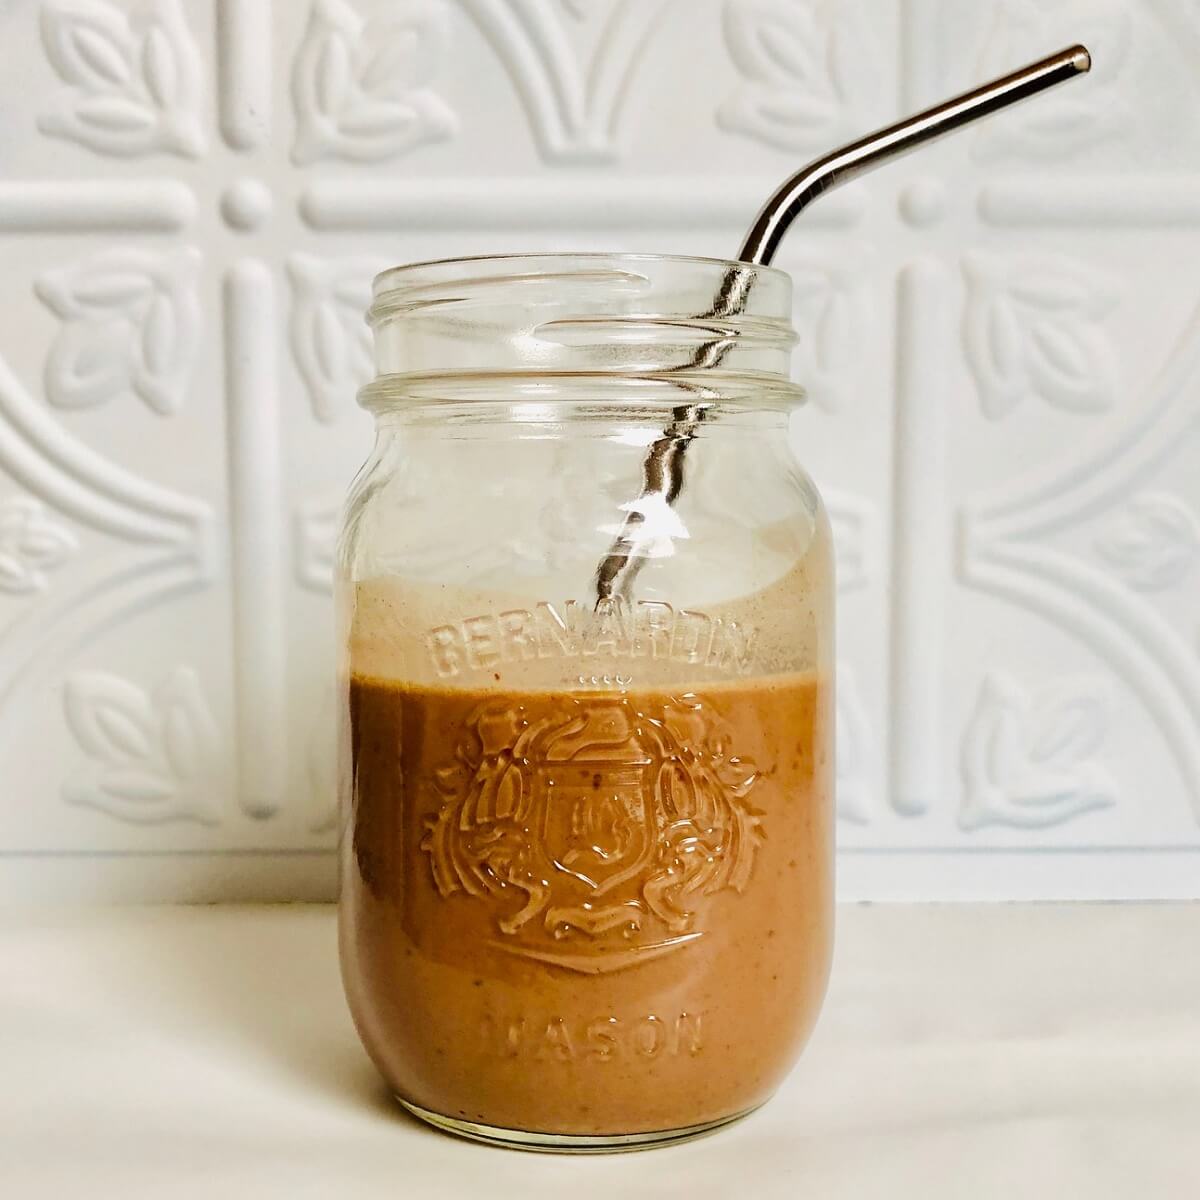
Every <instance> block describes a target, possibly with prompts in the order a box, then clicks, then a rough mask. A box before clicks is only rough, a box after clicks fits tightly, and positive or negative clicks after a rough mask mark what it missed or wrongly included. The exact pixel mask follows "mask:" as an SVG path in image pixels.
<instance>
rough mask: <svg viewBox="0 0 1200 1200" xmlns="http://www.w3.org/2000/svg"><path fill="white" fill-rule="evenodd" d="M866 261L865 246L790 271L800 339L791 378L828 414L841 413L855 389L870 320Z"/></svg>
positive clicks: (804, 261)
mask: <svg viewBox="0 0 1200 1200" xmlns="http://www.w3.org/2000/svg"><path fill="white" fill-rule="evenodd" d="M866 257H867V256H866V253H865V251H863V250H862V248H860V247H844V248H839V251H838V253H837V254H836V255H828V256H825V257H821V258H816V257H811V256H809V257H806V258H804V259H802V260H801V261H800V263H799V264H798V265H797V266H796V267H794V268H793V269H792V272H791V275H792V288H793V295H794V298H795V300H794V306H793V307H794V320H795V325H796V332H797V333H798V334H799V337H800V341H799V344H798V345H797V347H796V351H795V353H794V354H793V359H792V375H793V377H794V378H795V379H796V380H797V381H798V382H799V383H800V384H802V385H803V387H804V389H805V392H806V394H807V396H808V398H809V399H810V400H811V401H812V403H813V404H814V405H816V406H817V407H818V408H820V409H822V410H823V411H824V412H830V413H832V412H837V411H839V409H840V408H841V407H842V406H843V404H844V403H845V402H846V400H847V399H848V398H849V397H852V396H853V395H854V392H855V390H856V389H855V387H854V384H855V383H856V370H857V367H858V365H859V364H860V363H861V362H862V355H861V353H860V347H861V346H862V344H863V341H864V339H865V337H866V336H867V333H868V330H867V328H866V327H867V325H868V323H869V320H870V306H869V294H868V290H867V288H865V287H864V286H863V279H864V272H865V269H866Z"/></svg>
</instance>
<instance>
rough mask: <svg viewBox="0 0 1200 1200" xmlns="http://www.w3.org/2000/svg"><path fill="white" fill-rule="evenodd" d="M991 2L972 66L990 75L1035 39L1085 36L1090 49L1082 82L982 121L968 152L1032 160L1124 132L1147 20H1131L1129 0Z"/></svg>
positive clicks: (1066, 154)
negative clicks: (1134, 53) (1134, 60)
mask: <svg viewBox="0 0 1200 1200" xmlns="http://www.w3.org/2000/svg"><path fill="white" fill-rule="evenodd" d="M985 8H986V9H988V10H991V11H990V12H989V18H990V19H989V20H988V21H987V22H985V23H986V24H987V25H988V26H989V29H988V32H987V34H986V36H985V41H984V53H983V55H982V60H981V62H980V64H979V68H978V71H977V74H978V76H979V78H980V79H987V78H991V77H992V76H994V75H998V74H1000V73H1002V72H1004V71H1007V70H1011V69H1012V67H1013V64H1014V63H1019V62H1024V61H1026V60H1027V59H1029V58H1030V57H1032V56H1034V55H1035V54H1036V53H1037V51H1036V49H1034V48H1035V47H1039V46H1041V47H1046V46H1059V45H1063V46H1066V45H1070V44H1071V43H1072V42H1076V41H1082V42H1084V43H1085V44H1086V45H1087V47H1088V49H1089V50H1090V51H1091V53H1092V64H1093V65H1092V71H1091V73H1090V74H1089V76H1088V79H1087V81H1086V83H1085V84H1083V85H1082V86H1079V85H1073V86H1071V87H1069V88H1064V89H1063V90H1062V91H1060V92H1056V93H1054V94H1052V95H1048V96H1045V97H1043V98H1039V100H1038V101H1037V103H1036V104H1029V105H1021V106H1019V107H1018V108H1016V109H1015V110H1013V111H1012V112H1011V113H1006V114H1005V116H1004V119H1003V120H1000V121H990V122H985V123H984V124H983V125H982V126H981V127H980V129H979V132H978V133H977V134H976V136H975V140H974V147H973V155H974V157H975V158H976V159H977V161H980V162H989V161H993V160H997V161H1006V162H1015V161H1019V160H1022V159H1023V160H1027V161H1029V162H1031V163H1033V162H1042V161H1048V160H1061V159H1064V158H1071V157H1074V156H1076V155H1078V154H1080V153H1081V152H1083V151H1085V150H1087V149H1088V148H1090V147H1092V146H1094V145H1096V144H1098V143H1100V142H1103V141H1106V140H1111V139H1113V138H1116V137H1120V136H1122V135H1125V134H1127V133H1128V132H1129V130H1130V128H1131V124H1132V118H1133V108H1132V107H1131V105H1130V104H1129V99H1128V98H1129V87H1130V75H1129V72H1128V71H1127V65H1128V59H1129V55H1130V48H1131V47H1132V46H1134V45H1135V44H1136V42H1137V40H1138V38H1139V36H1140V34H1141V33H1142V32H1143V31H1144V30H1145V28H1146V21H1145V20H1142V21H1138V22H1134V21H1133V20H1131V17H1130V11H1129V8H1130V6H1129V4H1128V2H1127V0H1072V2H1071V3H1068V4H1059V5H1049V4H1044V3H1041V2H1040V0H1000V2H999V3H995V4H992V5H988V6H980V11H981V12H983V11H984V10H985Z"/></svg>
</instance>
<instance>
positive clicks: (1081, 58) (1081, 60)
mask: <svg viewBox="0 0 1200 1200" xmlns="http://www.w3.org/2000/svg"><path fill="white" fill-rule="evenodd" d="M1068 53H1069V54H1070V55H1071V65H1072V66H1073V67H1074V68H1075V70H1076V71H1078V72H1079V73H1080V75H1086V74H1087V72H1088V71H1090V70H1091V69H1092V54H1091V51H1090V50H1088V48H1087V47H1086V46H1072V47H1071V49H1070V51H1069V52H1068Z"/></svg>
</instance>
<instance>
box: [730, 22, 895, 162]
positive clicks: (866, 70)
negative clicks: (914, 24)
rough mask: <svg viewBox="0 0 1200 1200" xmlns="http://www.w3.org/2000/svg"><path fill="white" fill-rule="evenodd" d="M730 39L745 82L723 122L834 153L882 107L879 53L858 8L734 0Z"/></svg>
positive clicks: (763, 137) (796, 146) (771, 141)
mask: <svg viewBox="0 0 1200 1200" xmlns="http://www.w3.org/2000/svg"><path fill="white" fill-rule="evenodd" d="M724 27H725V41H726V44H727V46H728V48H729V53H730V56H731V57H732V58H733V61H734V64H735V65H736V66H737V68H738V71H739V72H740V73H741V75H742V76H743V82H742V83H740V84H739V85H738V87H737V89H736V91H735V92H734V93H733V95H731V96H730V97H729V98H728V99H727V100H726V101H725V102H724V103H723V104H722V105H721V106H720V108H718V110H717V124H718V125H719V126H720V127H721V128H722V129H725V130H728V131H729V132H731V133H740V134H745V135H748V136H749V137H753V138H757V139H758V140H759V141H761V142H765V143H766V144H767V145H769V146H775V147H778V148H779V149H781V150H792V151H809V150H814V149H818V148H820V149H827V148H828V145H829V144H830V143H831V142H836V140H837V139H838V138H839V137H841V136H845V135H847V134H848V133H849V132H850V131H851V130H852V129H857V128H858V125H859V123H860V122H862V121H863V120H864V119H866V118H867V116H868V115H869V114H871V113H873V112H874V111H875V109H876V106H877V104H878V101H879V90H878V81H879V78H880V76H881V74H882V63H881V61H880V55H879V47H878V44H877V41H876V38H875V35H874V32H873V31H872V29H871V27H870V26H869V25H868V24H867V22H866V21H865V19H864V16H863V13H862V11H861V7H860V6H859V5H858V4H852V3H846V2H845V0H836V2H832V0H727V3H726V5H725V10H724Z"/></svg>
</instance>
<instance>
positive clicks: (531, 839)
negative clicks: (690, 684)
mask: <svg viewBox="0 0 1200 1200" xmlns="http://www.w3.org/2000/svg"><path fill="white" fill-rule="evenodd" d="M455 760H456V761H455V762H454V763H452V764H447V765H446V766H445V767H443V768H442V769H441V770H440V771H439V772H438V775H437V787H438V789H439V790H440V791H441V793H442V795H443V797H444V802H443V804H442V808H441V811H440V812H439V813H438V815H437V816H436V817H435V818H432V819H431V821H430V823H429V831H428V833H427V835H426V838H425V840H424V842H423V843H422V845H423V848H424V849H425V850H426V851H427V852H428V853H429V855H430V863H431V867H432V873H433V880H434V883H435V885H436V887H437V890H438V892H439V893H440V894H441V895H442V896H443V897H444V898H447V899H449V898H451V897H454V896H455V895H457V894H460V893H461V894H464V895H465V896H468V897H471V898H473V899H474V900H476V901H478V902H481V903H486V904H490V905H491V906H492V907H493V909H494V911H495V919H496V930H497V933H498V935H499V936H498V937H497V938H496V939H495V942H494V945H495V946H497V947H498V948H500V949H502V950H505V951H507V952H509V953H511V954H516V955H519V956H521V957H524V958H527V959H532V960H535V961H538V962H543V963H548V964H552V965H553V966H556V967H562V968H566V969H567V970H571V971H578V972H582V973H585V974H600V973H603V972H608V971H616V970H620V969H622V968H626V967H632V966H635V965H637V964H639V963H642V962H645V961H646V960H647V959H650V958H655V957H658V956H661V955H663V954H667V953H670V952H672V951H676V950H679V949H681V948H683V947H685V946H686V945H687V944H688V943H690V942H694V941H695V940H697V939H698V938H701V937H703V936H704V933H705V928H704V920H703V914H704V907H705V902H706V900H707V899H708V898H709V897H711V896H712V895H713V894H714V893H716V892H719V891H722V890H723V889H731V890H733V891H735V892H740V891H741V890H742V889H743V888H744V887H745V886H746V884H747V882H748V881H749V878H750V874H751V871H752V869H753V865H754V857H755V851H756V849H757V846H758V844H759V842H760V840H761V838H762V836H763V833H762V829H761V814H760V813H759V812H758V811H756V809H755V808H754V807H753V806H752V804H751V802H750V797H751V795H752V793H753V791H754V789H755V787H756V785H757V784H758V783H759V775H758V773H757V770H756V768H755V765H754V764H753V763H752V762H750V761H747V760H746V759H744V758H741V757H739V756H738V755H737V754H736V753H735V752H734V750H733V748H732V747H731V745H730V742H729V738H728V734H727V731H726V728H725V722H724V721H723V719H722V718H721V716H720V714H719V713H718V712H717V711H716V709H715V708H714V707H713V706H712V704H711V703H708V702H706V701H704V700H702V699H700V698H699V697H697V696H696V695H694V694H691V693H688V694H685V695H682V696H680V697H679V698H677V699H673V700H671V701H670V702H669V703H666V704H663V705H662V706H661V707H659V708H657V709H656V710H654V711H642V710H639V709H638V708H637V707H635V705H634V703H632V702H631V701H630V700H629V699H628V698H626V697H623V696H613V695H588V694H584V693H577V694H564V695H563V696H562V697H560V698H556V699H555V700H554V702H553V705H552V706H551V708H550V710H549V711H547V709H546V708H545V706H539V708H538V711H537V712H536V713H533V712H531V711H530V710H528V709H527V708H526V707H524V706H516V707H511V706H508V705H506V704H505V703H504V702H502V701H488V702H485V703H484V704H482V705H481V706H480V707H479V708H477V709H476V710H475V712H474V713H473V714H472V715H471V717H470V718H469V720H468V721H467V723H466V725H465V727H464V729H463V734H462V738H461V740H460V742H459V744H458V748H457V751H456V754H455Z"/></svg>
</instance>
